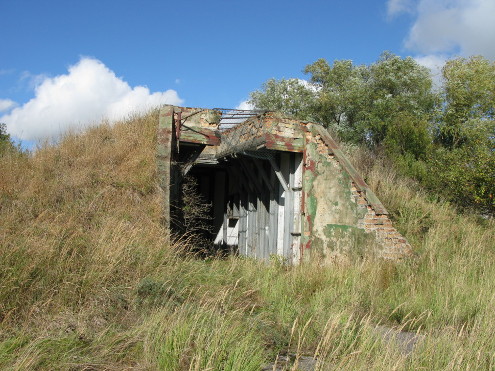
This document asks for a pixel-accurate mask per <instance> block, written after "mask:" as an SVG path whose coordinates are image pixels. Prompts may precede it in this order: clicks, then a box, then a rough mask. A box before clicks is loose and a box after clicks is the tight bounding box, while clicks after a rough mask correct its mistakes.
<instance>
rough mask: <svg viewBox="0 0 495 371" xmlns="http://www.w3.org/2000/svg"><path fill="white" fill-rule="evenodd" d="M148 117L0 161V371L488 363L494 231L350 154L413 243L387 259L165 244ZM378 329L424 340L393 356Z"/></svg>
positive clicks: (494, 350)
mask: <svg viewBox="0 0 495 371" xmlns="http://www.w3.org/2000/svg"><path fill="white" fill-rule="evenodd" d="M157 120H158V117H157V112H151V113H149V114H148V115H145V116H142V117H134V118H131V119H129V120H126V121H124V122H121V123H118V124H115V125H114V126H109V125H107V124H102V125H101V126H99V127H96V128H92V129H89V130H88V131H87V132H86V133H84V134H81V135H67V136H66V137H65V138H64V139H63V140H61V142H60V143H59V144H57V145H46V146H44V147H42V148H40V149H38V150H37V151H36V152H35V153H34V154H32V155H30V156H24V155H16V154H13V153H12V154H10V153H9V154H7V155H5V156H4V157H2V158H0V174H1V177H0V368H1V369H8V370H27V369H41V370H57V369H58V370H67V369H72V370H125V369H133V370H155V369H162V370H259V369H261V367H262V365H266V364H268V363H270V362H273V361H275V360H276V359H277V357H279V358H280V357H282V356H285V355H288V356H289V358H291V360H292V361H291V362H289V363H287V364H286V365H285V367H286V368H287V369H294V370H295V369H297V367H298V362H299V360H300V359H301V358H300V357H301V356H312V357H315V358H316V359H317V364H316V367H317V369H321V370H326V369H349V370H354V369H377V370H378V369H380V370H383V369H411V370H412V369H493V368H494V367H495V358H494V354H495V338H494V337H493V333H495V325H494V323H495V314H494V313H495V312H494V311H493V308H494V304H495V294H494V293H495V290H494V286H495V263H494V261H495V259H494V258H495V256H494V255H495V228H494V227H495V225H494V222H493V221H489V220H482V219H479V218H478V217H476V216H470V215H461V214H459V213H457V212H456V211H455V210H454V209H453V208H452V207H451V206H450V205H448V204H446V203H443V202H440V201H435V200H431V197H429V196H428V194H426V193H425V192H423V191H422V190H420V189H419V188H418V187H417V186H416V185H415V184H413V183H411V182H410V181H408V180H407V179H402V178H400V177H399V176H397V174H396V173H395V172H394V171H393V170H391V169H389V168H387V166H386V165H385V164H384V163H383V161H380V160H378V159H377V160H375V161H370V160H369V158H368V157H366V154H362V153H361V152H360V151H353V153H354V155H353V156H354V158H353V160H354V161H355V163H356V165H357V166H358V167H361V169H360V171H361V172H362V173H363V174H364V175H365V176H366V178H367V181H368V182H369V183H370V185H371V186H372V187H373V189H374V190H375V191H376V193H377V194H378V195H379V197H380V198H381V200H382V201H383V202H384V203H385V206H386V207H387V208H388V209H389V211H390V212H391V214H392V216H393V218H394V220H395V223H396V226H397V227H398V228H399V229H400V230H401V231H402V232H403V233H404V234H405V235H406V237H407V238H408V239H409V241H410V242H411V243H412V244H413V245H414V248H415V257H414V258H412V259H408V260H406V261H403V262H400V263H398V264H394V263H390V262H383V261H372V260H364V261H363V260H361V261H354V262H348V263H346V264H345V265H336V266H320V265H318V264H315V263H313V264H308V265H302V266H298V267H292V268H289V267H286V266H284V265H283V264H280V263H279V262H277V261H273V262H272V263H270V264H265V263H260V262H257V261H253V260H251V259H245V258H240V257H230V258H227V259H212V258H210V259H199V258H196V257H194V256H191V255H188V254H187V253H185V251H187V246H185V245H186V244H185V243H183V242H180V241H178V242H175V243H173V244H172V245H169V244H167V238H166V237H167V236H166V235H165V231H164V230H163V228H162V226H161V225H160V213H161V210H160V199H161V195H160V191H159V189H158V187H157V180H156V173H155V168H156V166H155V143H156V138H155V131H156V123H157ZM378 324H382V325H385V326H389V327H394V328H397V329H402V330H407V331H415V332H418V333H419V334H422V335H424V336H425V337H424V340H422V341H421V342H419V343H418V345H417V346H416V348H415V350H414V351H413V352H412V353H410V354H406V353H404V351H403V349H401V347H400V345H399V344H396V343H395V342H388V341H386V340H385V339H384V338H383V337H382V336H380V335H379V333H378V332H377V331H376V329H375V327H376V326H377V325H378Z"/></svg>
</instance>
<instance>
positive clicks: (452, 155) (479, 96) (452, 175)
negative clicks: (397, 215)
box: [428, 56, 495, 214]
mask: <svg viewBox="0 0 495 371" xmlns="http://www.w3.org/2000/svg"><path fill="white" fill-rule="evenodd" d="M443 78H444V91H443V106H442V114H441V116H440V120H439V121H438V123H437V124H436V126H435V139H436V143H437V149H436V151H435V153H434V154H433V156H432V157H431V161H430V164H429V167H430V173H432V174H434V176H431V177H430V178H429V179H428V184H429V185H430V186H431V187H433V188H434V189H436V190H437V191H438V192H442V193H444V194H445V195H446V196H447V198H449V199H451V200H453V201H455V202H456V203H457V204H459V205H462V206H468V207H473V206H474V207H476V208H478V209H482V210H483V211H486V212H489V213H492V214H494V213H495V116H494V114H495V63H494V62H490V61H488V60H487V59H485V58H483V57H481V56H473V57H470V58H457V59H453V60H450V61H448V62H447V63H446V64H445V66H444V68H443Z"/></svg>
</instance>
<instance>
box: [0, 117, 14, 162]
mask: <svg viewBox="0 0 495 371" xmlns="http://www.w3.org/2000/svg"><path fill="white" fill-rule="evenodd" d="M14 148H15V146H14V144H13V143H12V140H11V139H10V134H8V133H7V126H6V125H5V124H4V123H0V155H1V154H3V153H5V152H7V151H10V150H13V149H14Z"/></svg>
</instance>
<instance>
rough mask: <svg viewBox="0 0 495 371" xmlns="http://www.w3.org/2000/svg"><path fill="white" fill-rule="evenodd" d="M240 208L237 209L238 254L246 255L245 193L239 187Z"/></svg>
mask: <svg viewBox="0 0 495 371" xmlns="http://www.w3.org/2000/svg"><path fill="white" fill-rule="evenodd" d="M239 191H240V192H241V196H240V210H239V216H240V218H239V254H241V255H247V250H246V230H247V208H248V206H247V195H246V193H245V191H244V190H242V189H240V190H239Z"/></svg>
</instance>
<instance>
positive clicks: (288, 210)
mask: <svg viewBox="0 0 495 371" xmlns="http://www.w3.org/2000/svg"><path fill="white" fill-rule="evenodd" d="M283 155H285V156H283V157H282V159H283V160H282V164H281V170H282V174H283V175H284V178H286V179H289V192H287V196H286V198H285V215H284V254H283V256H284V258H287V259H288V260H289V261H292V225H293V223H294V202H293V193H294V192H293V190H292V189H293V188H294V171H295V166H294V154H293V153H283Z"/></svg>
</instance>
